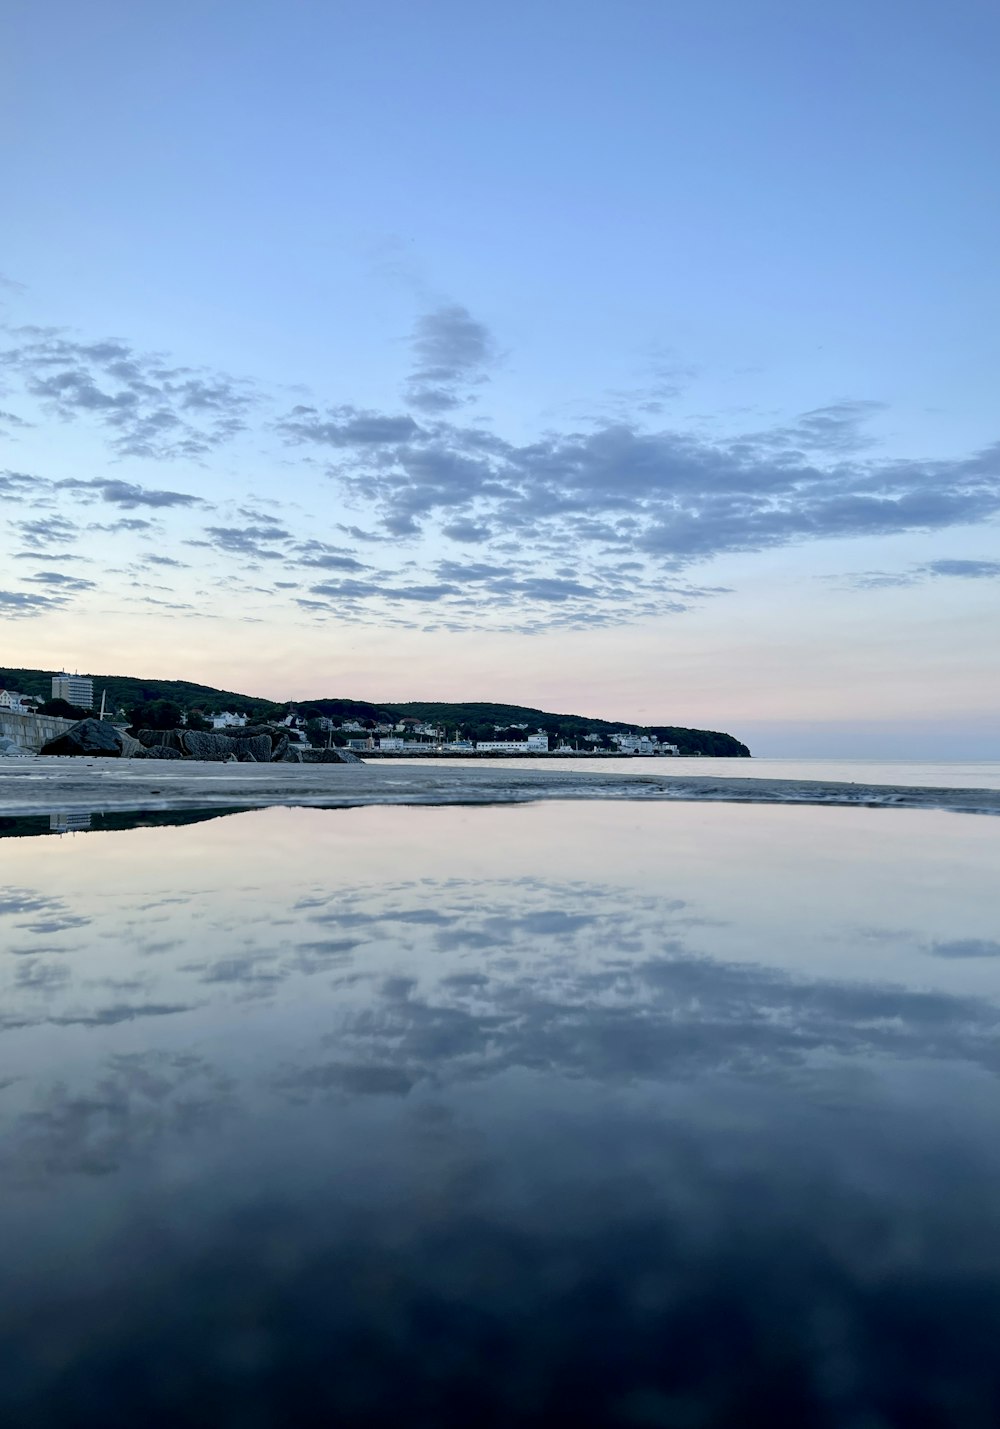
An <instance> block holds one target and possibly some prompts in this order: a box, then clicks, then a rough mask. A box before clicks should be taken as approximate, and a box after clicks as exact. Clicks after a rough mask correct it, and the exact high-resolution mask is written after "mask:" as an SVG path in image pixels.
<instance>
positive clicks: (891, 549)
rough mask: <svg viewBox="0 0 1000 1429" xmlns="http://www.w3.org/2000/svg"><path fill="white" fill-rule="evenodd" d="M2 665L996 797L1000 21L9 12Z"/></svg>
mask: <svg viewBox="0 0 1000 1429" xmlns="http://www.w3.org/2000/svg"><path fill="white" fill-rule="evenodd" d="M3 27H4V30H5V35H4V37H3V42H2V46H0V48H2V50H3V52H4V54H5V56H6V59H5V65H6V72H5V74H4V76H3V81H2V85H0V89H2V93H3V99H2V105H3V129H2V133H3V146H4V150H5V152H4V171H5V174H6V181H5V197H6V203H5V218H4V222H3V225H2V234H0V273H2V278H0V320H2V324H3V326H2V330H0V447H2V450H0V499H2V503H3V505H2V521H0V621H2V626H0V628H2V633H3V640H2V650H0V663H2V664H14V665H20V664H23V665H29V666H59V665H63V664H66V665H68V666H69V667H70V668H79V669H80V670H95V671H98V672H102V673H112V672H114V673H122V674H126V673H128V674H138V675H148V676H160V677H165V678H166V677H177V678H189V679H196V680H202V681H205V682H208V683H211V684H217V685H220V686H223V687H226V688H232V689H238V690H241V691H245V692H247V693H251V694H257V695H265V696H273V697H275V698H289V697H296V698H300V697H306V696H309V695H315V696H320V695H345V696H351V697H355V698H369V699H380V698H381V699H407V698H411V699H415V698H425V699H431V698H440V699H496V700H509V701H512V702H518V703H528V704H537V705H541V706H544V707H546V708H549V709H558V710H563V711H573V712H580V713H590V714H593V715H603V716H606V717H612V718H634V719H636V720H637V721H644V722H658V721H662V722H671V723H678V724H693V725H702V726H709V727H712V728H717V729H726V730H729V731H731V732H733V733H735V734H737V735H739V736H740V737H742V738H745V739H747V741H748V742H749V743H750V744H751V746H752V747H753V748H754V750H755V751H756V752H760V753H775V754H781V753H787V754H797V753H815V754H823V753H828V754H831V755H837V754H864V753H870V754H873V755H877V756H885V755H891V754H893V753H896V754H899V755H900V756H901V757H907V756H917V757H919V756H923V755H927V756H930V755H934V754H942V755H951V756H962V757H965V756H968V757H975V756H979V757H988V756H990V755H992V756H993V757H997V756H998V755H1000V735H998V731H997V724H998V722H997V718H996V713H997V707H998V703H1000V689H998V684H1000V682H998V676H997V658H998V645H1000V642H998V634H997V631H998V623H1000V622H998V616H1000V527H998V524H997V517H998V513H1000V408H998V404H997V400H996V397H997V391H998V381H997V379H998V375H1000V337H998V333H1000V323H998V321H997V319H998V306H1000V304H998V295H1000V278H998V272H1000V270H998V267H997V263H996V254H997V252H1000V204H998V201H997V191H996V185H995V183H994V182H993V177H992V176H993V175H994V174H995V169H996V136H997V134H998V133H1000V91H998V87H997V85H996V82H995V62H996V55H997V53H998V46H1000V12H998V11H997V9H996V6H995V5H994V4H993V3H991V0H953V3H952V4H950V5H948V6H942V5H940V4H939V3H937V0H838V3H837V4H836V5H834V4H827V3H817V4H810V5H801V4H800V3H797V0H698V3H694V2H693V0H683V3H682V0H616V3H610V0H545V3H543V4H539V3H537V0H532V3H528V0H504V3H502V4H499V3H493V0H483V3H482V4H478V5H471V6H470V5H469V4H468V3H467V0H454V3H453V0H427V3H424V4H418V5H414V4H413V3H411V0H379V3H377V4H371V3H363V0H352V3H346V0H345V3H341V0H280V3H279V0H240V3H239V4H236V3H224V0H219V3H215V4H207V5H206V4H204V3H203V2H202V0H174V3H172V4H170V5H167V6H164V5H160V6H153V5H136V4H134V3H132V0H88V3H87V4H85V5H81V4H79V3H78V0H8V3H7V5H6V6H5V18H4V21H3Z"/></svg>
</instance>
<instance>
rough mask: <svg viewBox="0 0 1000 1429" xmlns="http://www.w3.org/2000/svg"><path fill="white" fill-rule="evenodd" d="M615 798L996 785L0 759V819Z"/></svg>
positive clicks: (963, 801)
mask: <svg viewBox="0 0 1000 1429" xmlns="http://www.w3.org/2000/svg"><path fill="white" fill-rule="evenodd" d="M539 799H598V800H599V799H615V800H649V799H661V800H664V801H671V802H674V801H683V802H692V801H693V802H702V801H708V802H716V803H718V802H723V803H738V804H826V805H831V806H840V807H874V808H899V809H920V808H923V809H940V810H947V811H951V812H954V813H974V814H993V815H1000V790H997V789H948V788H936V787H926V786H925V787H920V786H908V785H898V784H854V783H851V784H848V783H842V782H837V781H834V780H807V779H745V778H742V779H741V778H728V779H727V778H720V777H718V776H716V775H709V774H705V775H693V774H683V775H682V774H677V775H671V774H668V773H666V772H663V773H660V772H659V771H657V772H656V773H653V772H652V771H651V772H650V773H649V774H645V773H643V774H641V775H635V774H629V775H628V776H622V775H616V774H602V773H600V772H598V771H596V770H595V771H594V772H593V773H591V772H590V771H587V772H586V773H578V772H575V771H569V770H567V771H565V772H563V771H559V770H540V771H538V772H535V771H529V770H521V769H516V770H515V769H509V768H507V769H498V768H496V767H492V768H491V767H484V768H482V769H480V768H476V769H470V768H442V767H441V766H440V765H438V766H437V767H434V768H430V767H418V766H414V765H410V764H405V765H404V764H400V763H397V764H395V765H393V764H392V763H390V762H389V761H385V762H383V761H381V760H380V761H378V763H376V764H374V765H372V764H363V763H362V764H221V763H206V762H201V761H196V760H184V761H176V762H175V761H166V760H164V761H162V762H161V761H146V760H136V761H133V760H128V759H96V758H94V759H89V758H86V757H80V758H75V759H71V758H57V757H44V756H43V757H40V758H37V759H32V760H25V761H23V762H21V761H17V760H9V761H4V762H3V763H2V764H0V816H8V817H17V818H20V817H30V816H31V815H33V814H55V813H112V812H121V813H125V812H134V811H138V810H149V811H161V810H162V811H166V810H170V809H210V808H218V807H222V806H225V807H229V808H233V807H236V806H238V807H240V808H245V809H253V808H266V807H268V806H270V805H275V804H287V805H295V804H300V805H311V806H316V807H322V806H330V807H336V806H344V805H359V804H362V805H363V804H383V805H391V804H503V803H529V802H534V801H536V800H539Z"/></svg>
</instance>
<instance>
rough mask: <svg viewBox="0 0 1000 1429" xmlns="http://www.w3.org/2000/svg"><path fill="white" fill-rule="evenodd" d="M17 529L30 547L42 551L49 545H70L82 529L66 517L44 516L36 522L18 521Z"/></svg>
mask: <svg viewBox="0 0 1000 1429" xmlns="http://www.w3.org/2000/svg"><path fill="white" fill-rule="evenodd" d="M14 524H15V528H16V529H17V530H18V531H19V532H20V533H21V539H22V540H23V541H24V542H25V544H26V545H28V546H35V547H38V548H39V549H41V548H42V547H44V546H47V545H52V544H55V545H69V544H70V542H72V541H75V540H76V538H77V537H78V536H79V534H80V528H79V526H77V525H76V524H75V522H73V521H67V520H66V518H65V517H64V516H43V517H39V518H38V519H37V520H34V521H17V522H15V523H14Z"/></svg>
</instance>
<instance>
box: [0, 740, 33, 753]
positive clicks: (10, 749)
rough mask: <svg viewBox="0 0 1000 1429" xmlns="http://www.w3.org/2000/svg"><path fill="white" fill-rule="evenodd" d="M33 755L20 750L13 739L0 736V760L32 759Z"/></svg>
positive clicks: (27, 751)
mask: <svg viewBox="0 0 1000 1429" xmlns="http://www.w3.org/2000/svg"><path fill="white" fill-rule="evenodd" d="M33 758H34V755H32V754H31V753H30V751H29V750H27V749H22V748H21V746H20V745H19V744H17V743H16V742H15V741H14V740H13V739H7V738H6V736H4V735H0V759H33Z"/></svg>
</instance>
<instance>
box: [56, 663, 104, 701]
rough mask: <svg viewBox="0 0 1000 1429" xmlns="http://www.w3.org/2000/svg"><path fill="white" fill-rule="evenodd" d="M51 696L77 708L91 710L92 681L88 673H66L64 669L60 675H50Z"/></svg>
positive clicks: (92, 698) (92, 697)
mask: <svg viewBox="0 0 1000 1429" xmlns="http://www.w3.org/2000/svg"><path fill="white" fill-rule="evenodd" d="M52 698H53V699H54V700H65V701H66V702H67V704H71V705H76V706H77V707H78V708H79V709H83V710H92V709H93V708H94V682H93V680H92V679H91V678H90V676H89V675H67V674H66V672H65V670H64V671H63V673H62V674H61V675H53V676H52Z"/></svg>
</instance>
